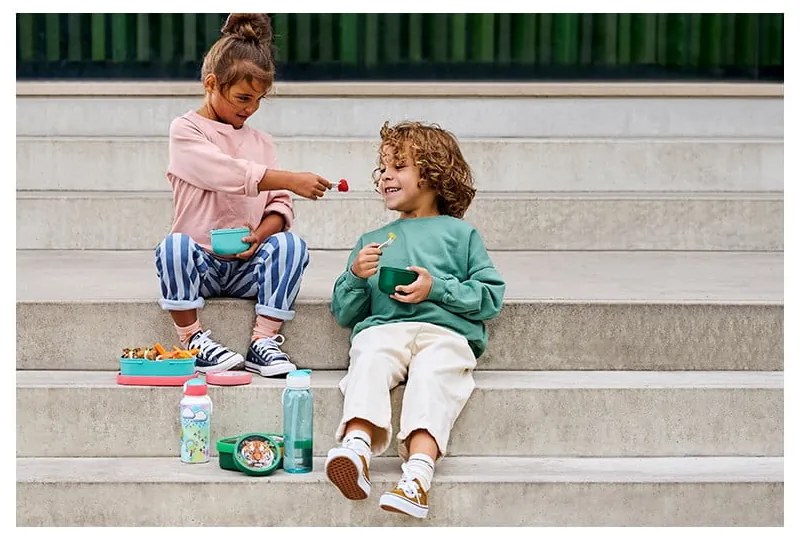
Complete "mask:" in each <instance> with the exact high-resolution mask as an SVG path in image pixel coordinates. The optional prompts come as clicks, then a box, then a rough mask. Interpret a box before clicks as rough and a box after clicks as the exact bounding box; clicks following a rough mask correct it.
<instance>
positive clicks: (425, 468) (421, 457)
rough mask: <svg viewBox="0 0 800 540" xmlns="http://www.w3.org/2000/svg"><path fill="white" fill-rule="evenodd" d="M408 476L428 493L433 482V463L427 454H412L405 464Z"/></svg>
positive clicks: (434, 466)
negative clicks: (415, 480)
mask: <svg viewBox="0 0 800 540" xmlns="http://www.w3.org/2000/svg"><path fill="white" fill-rule="evenodd" d="M406 467H407V469H408V472H409V474H411V476H412V477H413V478H416V479H417V480H419V481H420V483H421V484H422V489H424V490H425V492H428V491H430V489H431V482H433V470H434V468H436V465H435V463H434V462H433V460H432V459H431V457H430V456H429V455H428V454H412V455H411V456H410V457H409V458H408V462H407V463H406Z"/></svg>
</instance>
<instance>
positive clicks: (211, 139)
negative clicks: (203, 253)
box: [167, 111, 294, 251]
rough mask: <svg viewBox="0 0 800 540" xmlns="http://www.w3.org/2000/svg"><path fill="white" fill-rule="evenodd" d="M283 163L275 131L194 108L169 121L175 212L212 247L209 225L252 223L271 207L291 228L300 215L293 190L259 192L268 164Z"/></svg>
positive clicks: (176, 225)
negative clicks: (207, 115)
mask: <svg viewBox="0 0 800 540" xmlns="http://www.w3.org/2000/svg"><path fill="white" fill-rule="evenodd" d="M277 167H278V158H277V156H276V154H275V143H274V142H273V141H272V137H271V136H270V135H267V134H266V133H264V132H262V131H259V130H257V129H252V128H250V127H248V126H247V125H245V126H243V127H242V128H241V129H234V128H233V126H230V125H228V124H223V123H221V122H216V121H214V120H209V119H208V118H205V117H203V116H200V115H199V114H197V113H196V112H194V111H189V112H187V113H186V114H184V115H183V116H179V117H178V118H176V119H174V120H173V121H172V123H171V124H170V126H169V166H168V167H167V179H168V180H169V181H170V183H171V184H172V193H173V201H172V202H173V208H174V211H175V218H174V220H173V222H172V231H171V232H173V233H176V232H180V233H185V234H188V235H189V236H191V238H192V239H193V240H194V241H195V242H197V243H198V244H200V245H201V246H203V247H204V248H206V249H208V250H209V251H210V250H211V240H210V239H209V231H210V230H211V229H223V228H229V227H246V226H248V225H249V226H250V227H251V228H253V229H255V228H256V227H258V225H259V223H261V219H262V218H263V217H264V216H265V215H267V214H268V213H271V212H277V213H278V214H281V215H282V216H283V217H284V219H285V221H286V223H285V226H284V230H288V229H289V228H290V227H291V225H292V222H293V220H294V210H293V208H292V198H291V195H290V192H289V191H285V190H276V191H263V192H261V193H259V192H258V183H259V181H261V178H262V177H263V176H264V173H265V172H266V170H267V168H271V169H275V168H277Z"/></svg>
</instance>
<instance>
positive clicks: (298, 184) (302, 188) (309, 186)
mask: <svg viewBox="0 0 800 540" xmlns="http://www.w3.org/2000/svg"><path fill="white" fill-rule="evenodd" d="M330 187H331V183H330V181H328V180H326V179H325V178H323V177H321V176H320V175H318V174H315V173H311V172H301V173H294V181H293V182H292V183H291V185H290V187H289V189H290V190H291V191H293V192H295V193H297V194H298V195H300V196H301V197H305V198H306V199H312V200H316V199H318V198H320V197H322V196H323V195H325V192H326V191H327V190H328V189H329V188H330Z"/></svg>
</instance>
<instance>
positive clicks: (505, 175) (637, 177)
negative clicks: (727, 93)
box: [16, 137, 783, 192]
mask: <svg viewBox="0 0 800 540" xmlns="http://www.w3.org/2000/svg"><path fill="white" fill-rule="evenodd" d="M276 144H277V146H278V155H279V156H280V163H281V167H283V168H286V169H289V170H300V171H303V170H310V171H315V172H318V173H319V174H322V175H324V176H326V177H328V178H330V179H332V180H335V179H338V178H342V177H344V178H348V179H349V180H350V189H351V190H355V191H370V192H371V191H372V189H373V185H372V182H371V178H370V173H371V172H372V170H373V169H374V168H375V158H376V148H377V144H378V141H377V140H376V139H375V138H374V137H373V138H368V139H364V138H352V137H347V138H345V137H335V138H320V137H315V138H301V137H283V138H278V139H276ZM16 146H17V189H20V190H82V191H105V190H108V191H169V190H170V189H171V188H170V185H169V183H168V182H167V181H166V179H165V177H164V171H165V170H166V167H167V162H168V152H167V150H168V148H167V146H168V141H167V139H166V137H17V145H16ZM460 146H461V150H462V152H463V153H464V157H465V158H466V160H467V162H468V163H469V164H470V166H471V167H472V170H473V173H474V175H475V180H476V184H477V188H478V189H479V190H491V191H782V190H783V140H782V139H749V140H744V139H728V140H721V139H714V138H709V139H682V138H676V139H610V138H606V139H544V138H542V139H517V138H502V139H462V140H461V141H460ZM131 163H136V167H130V164H131ZM112 171H115V172H112Z"/></svg>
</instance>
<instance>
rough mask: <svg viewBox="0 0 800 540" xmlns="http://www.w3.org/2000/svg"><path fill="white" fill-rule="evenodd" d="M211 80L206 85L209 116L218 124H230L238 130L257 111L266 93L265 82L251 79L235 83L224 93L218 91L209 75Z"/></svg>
mask: <svg viewBox="0 0 800 540" xmlns="http://www.w3.org/2000/svg"><path fill="white" fill-rule="evenodd" d="M209 78H213V79H212V80H210V81H208V82H207V83H206V89H207V90H208V92H207V93H206V108H207V109H208V112H209V113H210V115H212V116H213V117H214V118H212V120H216V121H218V122H223V123H225V124H230V125H231V126H233V127H234V129H240V128H241V127H242V126H244V123H245V122H246V121H247V119H248V118H250V117H251V116H252V115H253V114H255V112H256V111H257V110H258V107H259V106H260V105H261V99H262V98H263V97H264V96H265V95H266V93H267V82H266V81H259V80H256V79H253V80H252V81H250V82H248V81H246V80H244V79H242V80H240V81H238V82H236V83H235V84H233V85H232V86H230V87H229V88H227V89H226V90H225V91H220V88H219V85H218V84H216V77H214V75H209Z"/></svg>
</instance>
